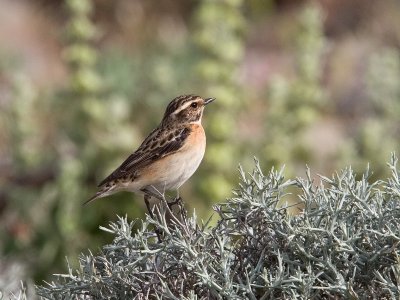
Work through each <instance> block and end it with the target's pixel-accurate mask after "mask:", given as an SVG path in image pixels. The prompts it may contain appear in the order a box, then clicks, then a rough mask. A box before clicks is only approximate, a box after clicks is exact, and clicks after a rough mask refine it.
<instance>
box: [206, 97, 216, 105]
mask: <svg viewBox="0 0 400 300" xmlns="http://www.w3.org/2000/svg"><path fill="white" fill-rule="evenodd" d="M214 100H215V98H207V99H205V100H204V105H207V104H210V103H211V102H213V101H214Z"/></svg>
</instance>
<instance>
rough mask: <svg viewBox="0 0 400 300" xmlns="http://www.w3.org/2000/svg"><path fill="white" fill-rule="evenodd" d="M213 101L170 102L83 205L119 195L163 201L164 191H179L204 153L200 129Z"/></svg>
mask: <svg viewBox="0 0 400 300" xmlns="http://www.w3.org/2000/svg"><path fill="white" fill-rule="evenodd" d="M214 100H215V99H214V98H206V99H203V98H201V97H199V96H195V95H183V96H179V97H176V98H175V99H173V100H172V101H171V102H170V103H169V105H168V106H167V109H166V111H165V113H164V117H163V119H162V121H161V123H160V125H158V127H157V128H155V129H154V130H153V131H152V132H151V133H150V134H149V135H148V136H147V138H146V139H145V140H144V141H143V142H142V144H141V145H140V146H139V148H138V149H137V150H136V151H135V152H133V153H132V154H131V155H130V156H129V157H128V158H127V159H126V160H125V161H124V162H123V163H122V164H121V165H120V166H119V167H118V168H117V169H116V170H115V171H114V172H112V173H111V174H110V175H109V176H107V177H106V178H105V179H104V180H103V181H102V182H101V183H100V184H99V190H98V192H97V193H96V194H95V195H94V196H93V197H92V198H90V199H89V200H88V201H86V202H85V203H88V202H90V201H92V200H95V199H97V198H102V197H105V196H108V195H111V194H114V193H116V192H119V191H130V192H139V193H144V195H145V202H146V205H147V208H148V209H149V211H150V208H149V203H148V198H149V197H150V196H154V197H157V198H158V197H163V195H164V192H165V191H166V190H178V189H179V187H180V186H181V185H182V184H183V183H185V182H186V181H187V180H188V179H189V178H190V177H191V176H192V175H193V173H194V172H195V171H196V170H197V168H198V167H199V165H200V162H201V160H202V159H203V156H204V152H205V149H206V135H205V132H204V129H203V126H202V125H201V118H202V116H203V111H204V107H205V106H206V105H207V104H209V103H211V102H213V101H214Z"/></svg>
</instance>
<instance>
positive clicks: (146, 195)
mask: <svg viewBox="0 0 400 300" xmlns="http://www.w3.org/2000/svg"><path fill="white" fill-rule="evenodd" d="M150 198H151V195H149V194H147V193H146V192H145V193H144V203H146V207H147V210H148V212H149V214H150V217H151V218H152V219H153V220H155V219H154V214H153V211H152V209H151V206H150V202H149V199H150ZM154 231H155V233H156V235H157V239H158V242H159V243H161V234H162V233H161V232H160V229H158V228H157V227H155V228H154Z"/></svg>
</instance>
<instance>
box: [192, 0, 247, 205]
mask: <svg viewBox="0 0 400 300" xmlns="http://www.w3.org/2000/svg"><path fill="white" fill-rule="evenodd" d="M243 2H244V1H242V0H223V1H212V0H206V1H202V2H201V3H200V4H199V7H198V9H197V11H196V14H195V15H194V18H195V22H194V25H195V30H194V33H193V39H194V41H195V44H196V45H197V48H198V50H197V51H199V52H200V53H201V55H200V60H199V62H198V63H197V65H196V66H195V67H196V71H197V72H196V73H195V74H196V75H197V76H198V82H197V84H198V87H197V89H200V90H202V91H203V93H205V95H207V96H212V97H215V98H216V99H217V101H215V103H213V107H210V108H209V110H210V111H209V112H207V116H206V117H205V118H206V119H207V121H206V124H207V125H206V126H207V127H206V128H207V138H208V146H207V153H208V155H207V156H206V159H205V163H204V164H205V165H206V168H204V173H203V180H202V182H201V191H202V194H204V196H206V199H207V198H208V199H210V198H211V197H217V198H223V197H225V196H226V195H227V193H228V192H229V190H230V184H229V183H230V182H232V171H233V169H232V168H233V166H234V165H235V161H237V159H238V158H239V150H240V149H241V144H240V143H239V141H238V140H237V127H238V126H237V123H236V119H237V117H238V115H239V110H240V109H243V107H244V106H243V103H244V99H243V97H244V94H243V89H242V87H241V86H240V84H239V82H238V64H239V63H240V61H241V60H242V58H243V52H244V43H243V37H244V27H245V19H244V16H243V13H242V9H243ZM215 170H218V172H215ZM213 171H214V172H213Z"/></svg>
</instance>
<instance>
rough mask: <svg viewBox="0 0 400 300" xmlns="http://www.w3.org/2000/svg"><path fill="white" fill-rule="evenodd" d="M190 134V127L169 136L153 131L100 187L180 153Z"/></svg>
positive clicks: (174, 131) (177, 130) (172, 131)
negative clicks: (158, 160) (177, 152)
mask: <svg viewBox="0 0 400 300" xmlns="http://www.w3.org/2000/svg"><path fill="white" fill-rule="evenodd" d="M189 133H190V128H189V127H183V128H180V129H176V130H171V132H170V133H169V134H168V135H165V133H163V132H162V131H161V130H159V129H155V130H153V131H152V132H151V133H150V135H149V136H148V137H147V138H146V139H145V140H144V141H143V143H142V144H141V145H140V147H139V148H138V149H137V150H136V151H135V152H134V153H132V154H131V155H130V156H129V157H128V158H127V159H126V160H125V161H124V162H123V163H122V164H121V165H120V166H119V167H118V168H117V169H116V170H115V171H114V172H112V173H111V174H110V175H109V176H107V177H106V178H105V179H104V180H103V181H102V182H101V183H100V184H99V187H101V186H103V185H105V184H107V183H108V182H110V181H113V180H115V179H119V178H123V177H126V176H129V175H131V174H134V173H135V172H136V171H138V170H139V169H141V168H143V167H145V166H147V165H149V164H150V163H152V162H153V161H155V160H157V159H160V158H163V157H165V156H167V155H169V154H172V153H174V152H176V151H178V150H179V149H180V148H181V147H182V145H183V144H184V142H185V140H186V139H187V137H188V136H189ZM164 135H165V136H164ZM161 136H164V138H162V139H161Z"/></svg>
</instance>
